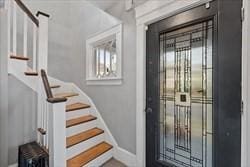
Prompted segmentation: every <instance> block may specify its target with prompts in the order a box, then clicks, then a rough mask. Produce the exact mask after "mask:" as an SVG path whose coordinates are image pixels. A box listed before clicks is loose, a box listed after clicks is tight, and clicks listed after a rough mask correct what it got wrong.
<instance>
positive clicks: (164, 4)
mask: <svg viewBox="0 0 250 167" xmlns="http://www.w3.org/2000/svg"><path fill="white" fill-rule="evenodd" d="M210 1H211V0H189V1H181V0H179V1H178V0H177V1H175V0H168V1H161V0H159V1H155V0H149V1H147V2H146V3H144V4H142V5H141V6H138V7H137V8H136V9H135V11H136V23H137V52H136V61H137V63H136V76H137V77H136V156H137V166H140V167H144V166H145V165H146V121H145V118H146V114H145V112H144V110H145V106H146V31H147V26H148V25H149V24H152V23H155V22H157V21H159V20H162V19H163V18H167V17H170V16H172V15H175V14H177V13H180V12H183V11H185V10H188V9H191V8H194V7H197V6H199V5H202V4H204V5H205V4H206V3H207V2H210ZM243 7H244V8H245V13H246V16H245V21H244V22H243V32H242V34H243V38H242V40H243V41H244V42H245V43H243V46H242V48H243V51H242V61H243V63H242V71H243V72H242V92H243V93H242V97H243V101H245V104H248V103H250V98H247V97H248V96H249V97H250V91H249V92H247V90H248V87H247V83H250V82H248V80H249V81H250V77H248V75H249V74H250V67H248V66H247V64H250V60H249V59H247V52H248V51H250V48H249V49H248V48H247V43H246V42H247V41H248V37H247V36H248V35H249V34H250V33H249V32H247V26H248V20H249V17H248V15H247V13H248V11H247V7H250V4H249V3H248V2H247V0H243ZM247 61H248V62H249V63H248V62H247ZM247 108H248V105H245V106H244V111H247ZM247 120H250V114H247V112H243V114H242V129H241V131H242V132H241V135H242V139H241V140H242V141H241V144H242V146H241V152H242V156H241V166H242V167H245V166H246V164H249V163H250V160H248V159H247V156H248V155H249V154H248V152H249V151H250V144H248V143H247V141H248V139H250V133H249V132H247V127H250V126H248V124H249V125H250V123H247Z"/></svg>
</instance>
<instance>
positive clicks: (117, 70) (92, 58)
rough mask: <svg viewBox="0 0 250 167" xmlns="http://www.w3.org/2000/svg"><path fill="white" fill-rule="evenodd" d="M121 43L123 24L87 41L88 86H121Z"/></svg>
mask: <svg viewBox="0 0 250 167" xmlns="http://www.w3.org/2000/svg"><path fill="white" fill-rule="evenodd" d="M121 41H122V25H121V24H119V25H118V26H115V27H113V28H111V29H109V30H107V31H105V32H102V33H100V34H97V35H96V36H94V37H92V38H89V39H88V40H87V42H86V49H87V56H86V58H87V59H86V63H87V64H86V68H87V69H86V72H87V84H93V85H103V84H106V85H112V84H121V79H122V78H121V59H122V44H121Z"/></svg>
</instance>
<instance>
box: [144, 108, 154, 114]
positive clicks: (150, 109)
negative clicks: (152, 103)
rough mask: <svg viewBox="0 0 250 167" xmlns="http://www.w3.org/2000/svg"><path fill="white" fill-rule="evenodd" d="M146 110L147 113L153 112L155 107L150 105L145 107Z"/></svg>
mask: <svg viewBox="0 0 250 167" xmlns="http://www.w3.org/2000/svg"><path fill="white" fill-rule="evenodd" d="M145 112H146V113H152V112H153V109H152V108H150V107H148V108H146V109H145Z"/></svg>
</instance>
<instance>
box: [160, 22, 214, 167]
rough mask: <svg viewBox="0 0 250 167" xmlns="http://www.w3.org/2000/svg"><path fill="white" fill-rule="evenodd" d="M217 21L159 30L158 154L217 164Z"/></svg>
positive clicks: (191, 164)
mask: <svg viewBox="0 0 250 167" xmlns="http://www.w3.org/2000/svg"><path fill="white" fill-rule="evenodd" d="M212 59H213V21H205V22H202V23H199V24H196V25H192V26H189V27H185V28H182V29H178V30H175V31H172V32H166V33H162V34H160V114H159V135H157V141H158V142H159V144H158V147H157V153H158V154H157V159H158V160H159V161H163V162H167V163H169V164H172V165H173V166H176V167H212V161H213V159H212V152H213V150H212V147H213V146H212V145H213V63H212Z"/></svg>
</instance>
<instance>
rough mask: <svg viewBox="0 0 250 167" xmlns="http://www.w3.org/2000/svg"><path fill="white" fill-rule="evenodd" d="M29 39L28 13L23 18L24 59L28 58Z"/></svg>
mask: <svg viewBox="0 0 250 167" xmlns="http://www.w3.org/2000/svg"><path fill="white" fill-rule="evenodd" d="M27 38H28V17H27V15H26V13H24V16H23V56H24V57H26V56H27V49H28V47H27V46H28V45H27V41H28V40H27Z"/></svg>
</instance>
